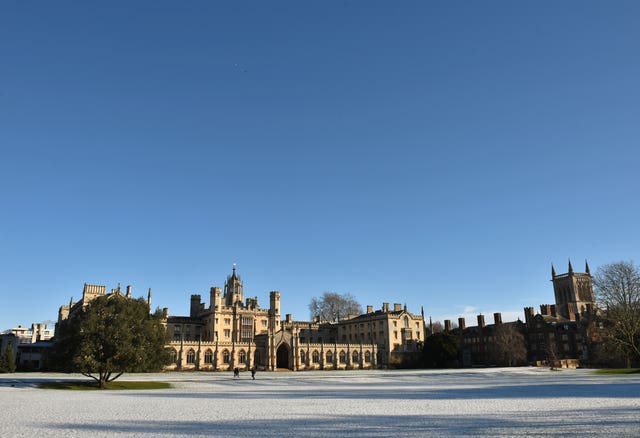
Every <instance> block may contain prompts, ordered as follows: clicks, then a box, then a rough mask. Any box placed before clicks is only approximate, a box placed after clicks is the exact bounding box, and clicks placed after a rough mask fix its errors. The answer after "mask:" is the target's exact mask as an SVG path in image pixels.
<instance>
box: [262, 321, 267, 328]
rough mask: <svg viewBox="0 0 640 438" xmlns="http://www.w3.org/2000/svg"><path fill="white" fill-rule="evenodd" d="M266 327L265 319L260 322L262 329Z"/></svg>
mask: <svg viewBox="0 0 640 438" xmlns="http://www.w3.org/2000/svg"><path fill="white" fill-rule="evenodd" d="M266 326H267V320H266V319H263V320H262V327H266Z"/></svg>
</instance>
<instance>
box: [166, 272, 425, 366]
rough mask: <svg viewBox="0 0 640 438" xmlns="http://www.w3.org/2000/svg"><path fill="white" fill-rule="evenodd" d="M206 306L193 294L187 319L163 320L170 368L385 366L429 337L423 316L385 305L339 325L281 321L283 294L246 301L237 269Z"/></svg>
mask: <svg viewBox="0 0 640 438" xmlns="http://www.w3.org/2000/svg"><path fill="white" fill-rule="evenodd" d="M209 297H210V301H209V306H207V305H206V304H204V303H202V302H201V296H200V295H192V296H191V309H190V314H189V316H170V315H169V312H168V309H164V312H163V313H164V322H165V324H166V327H167V330H168V332H169V334H170V337H171V339H172V340H171V342H170V345H169V347H170V349H171V352H172V355H173V358H172V362H173V363H172V365H170V366H169V367H168V368H169V369H182V370H187V369H197V370H228V369H233V368H236V367H237V368H240V369H251V368H254V367H255V368H257V369H262V370H276V369H289V370H294V371H297V370H309V369H323V370H330V369H368V368H377V367H380V366H386V365H388V364H389V362H390V360H392V358H393V356H394V355H401V354H404V353H407V352H412V351H416V350H417V349H418V347H419V345H420V342H421V341H422V340H423V338H424V323H423V318H422V317H421V316H417V315H413V314H411V313H409V312H408V311H407V309H406V307H405V308H402V307H401V305H400V304H395V305H394V308H393V310H391V309H390V307H389V304H388V303H384V304H383V306H382V309H381V310H379V311H375V312H374V311H373V307H372V306H367V313H366V314H363V315H356V316H349V317H348V318H346V319H343V320H340V321H339V322H337V323H328V322H323V321H294V320H293V319H292V317H291V315H286V316H285V318H284V319H282V320H281V315H280V292H278V291H272V292H270V294H269V307H268V308H261V307H260V305H259V303H258V298H257V297H254V298H246V299H245V297H244V289H243V283H242V280H241V278H240V276H239V275H238V274H237V272H236V267H235V266H234V267H233V272H232V274H231V275H230V276H228V277H227V281H226V283H225V286H224V294H223V291H222V289H221V288H219V287H212V288H211V289H210V294H209Z"/></svg>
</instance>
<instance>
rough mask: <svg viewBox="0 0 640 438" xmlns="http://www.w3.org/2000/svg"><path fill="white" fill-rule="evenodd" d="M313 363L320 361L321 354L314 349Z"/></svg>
mask: <svg viewBox="0 0 640 438" xmlns="http://www.w3.org/2000/svg"><path fill="white" fill-rule="evenodd" d="M311 357H312V360H313V363H318V362H320V354H318V351H317V350H314V351H313V354H312V355H311Z"/></svg>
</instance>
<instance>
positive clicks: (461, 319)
mask: <svg viewBox="0 0 640 438" xmlns="http://www.w3.org/2000/svg"><path fill="white" fill-rule="evenodd" d="M465 326H466V324H465V321H464V318H458V327H460V330H464V329H465Z"/></svg>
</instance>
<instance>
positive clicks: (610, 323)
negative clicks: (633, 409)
mask: <svg viewBox="0 0 640 438" xmlns="http://www.w3.org/2000/svg"><path fill="white" fill-rule="evenodd" d="M593 283H594V285H595V289H596V296H597V300H598V306H599V307H600V312H601V317H602V318H603V320H604V322H603V331H604V336H603V337H602V341H603V342H604V343H605V344H606V346H607V347H609V348H610V349H612V350H615V351H617V352H618V353H620V354H621V355H622V356H623V357H624V359H625V361H626V364H627V366H628V367H630V366H631V363H632V361H633V360H634V359H635V360H637V359H639V358H640V269H639V268H638V267H637V266H636V265H634V263H633V262H616V263H611V264H608V265H604V266H602V267H600V268H598V271H597V272H596V275H595V276H594V277H593Z"/></svg>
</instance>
